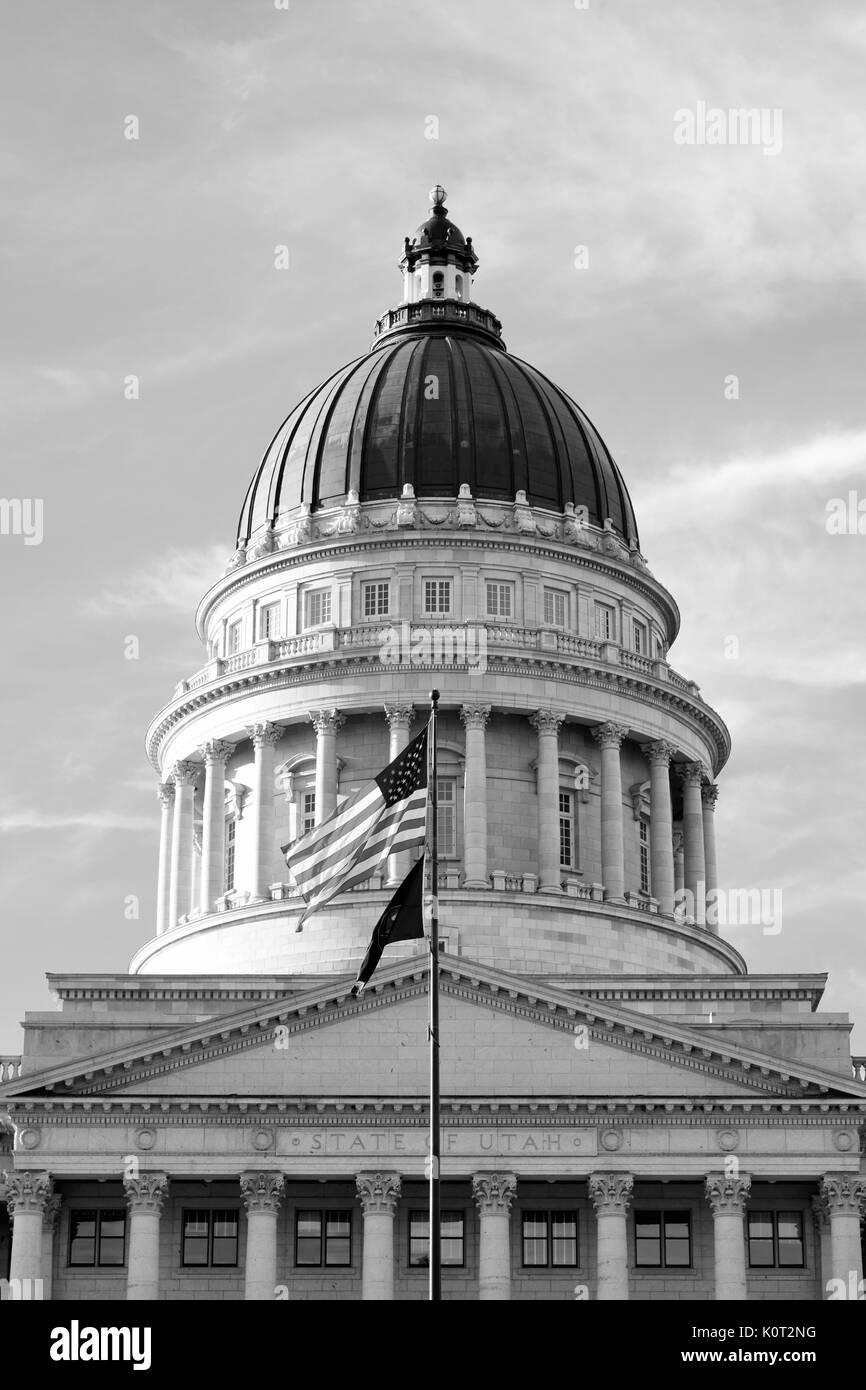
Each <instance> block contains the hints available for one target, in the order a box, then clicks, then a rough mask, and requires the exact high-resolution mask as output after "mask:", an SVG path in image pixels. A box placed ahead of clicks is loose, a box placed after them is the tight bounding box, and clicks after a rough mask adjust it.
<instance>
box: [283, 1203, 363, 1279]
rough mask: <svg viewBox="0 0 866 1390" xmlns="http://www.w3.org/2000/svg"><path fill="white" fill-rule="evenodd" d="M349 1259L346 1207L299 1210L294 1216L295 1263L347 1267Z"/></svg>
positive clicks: (349, 1215) (349, 1218)
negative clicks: (341, 1208)
mask: <svg viewBox="0 0 866 1390" xmlns="http://www.w3.org/2000/svg"><path fill="white" fill-rule="evenodd" d="M351 1263H352V1213H351V1212H350V1211H299V1212H298V1214H297V1217H296V1218H295V1264H296V1265H305V1266H308V1267H309V1266H313V1265H315V1266H321V1265H326V1266H329V1267H330V1268H331V1269H347V1268H348V1267H349V1266H350V1265H351Z"/></svg>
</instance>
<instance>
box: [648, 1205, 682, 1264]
mask: <svg viewBox="0 0 866 1390" xmlns="http://www.w3.org/2000/svg"><path fill="white" fill-rule="evenodd" d="M634 1245H635V1261H634V1262H635V1264H636V1265H637V1266H638V1267H639V1268H641V1269H688V1268H689V1267H690V1266H691V1263H692V1250H691V1227H690V1224H689V1213H688V1212H687V1211H636V1212H635V1215H634Z"/></svg>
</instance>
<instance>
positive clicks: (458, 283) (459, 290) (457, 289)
mask: <svg viewBox="0 0 866 1390" xmlns="http://www.w3.org/2000/svg"><path fill="white" fill-rule="evenodd" d="M454 293H455V295H456V296H457V298H458V299H462V298H463V276H462V275H458V276H457V279H456V280H455V281H454Z"/></svg>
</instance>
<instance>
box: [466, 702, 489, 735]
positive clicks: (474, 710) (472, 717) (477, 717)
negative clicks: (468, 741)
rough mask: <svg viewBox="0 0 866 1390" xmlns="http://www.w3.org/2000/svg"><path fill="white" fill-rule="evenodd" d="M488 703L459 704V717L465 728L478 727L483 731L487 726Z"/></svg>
mask: <svg viewBox="0 0 866 1390" xmlns="http://www.w3.org/2000/svg"><path fill="white" fill-rule="evenodd" d="M490 710H491V706H490V705H461V706H460V718H461V719H462V720H463V724H464V727H465V728H466V729H480V730H481V731H482V733H483V731H484V730H485V729H486V727H487V721H488V719H489V718H490Z"/></svg>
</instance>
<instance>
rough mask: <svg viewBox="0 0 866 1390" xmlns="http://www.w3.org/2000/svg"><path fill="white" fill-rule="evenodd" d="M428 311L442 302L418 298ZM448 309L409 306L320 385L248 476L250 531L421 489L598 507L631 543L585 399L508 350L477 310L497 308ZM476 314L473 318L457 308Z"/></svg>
mask: <svg viewBox="0 0 866 1390" xmlns="http://www.w3.org/2000/svg"><path fill="white" fill-rule="evenodd" d="M409 307H410V309H411V310H412V311H415V310H416V309H417V310H423V311H424V312H425V316H426V315H427V312H428V311H429V314H430V315H431V316H432V315H433V314H435V313H436V312H437V308H439V307H440V306H435V305H433V306H431V305H423V306H415V305H412V306H409ZM446 308H447V310H448V312H447V317H448V318H450V319H451V320H452V321H451V322H444V323H442V324H441V326H439V327H436V326H435V323H434V322H433V321H432V320H431V321H430V322H429V324H428V323H425V324H424V325H423V327H418V326H413V324H412V323H411V322H410V321H409V318H410V316H409V315H407V314H406V313H405V310H406V306H403V309H402V310H398V311H394V313H393V314H392V315H391V316H390V317H391V318H395V317H398V316H402V322H401V325H400V326H399V327H398V328H397V330H396V331H393V330H389V331H388V332H387V333H386V334H385V335H383V337H382V338H381V339H380V340H379V341H377V342H376V343H375V344H374V346H373V348H372V350H371V351H370V352H369V353H367V354H366V355H365V356H363V357H359V358H357V359H356V360H355V361H354V362H350V363H349V364H348V365H347V366H345V367H342V368H341V369H340V370H339V371H337V372H335V373H334V375H333V376H331V377H329V378H328V380H327V381H325V382H324V383H323V384H322V385H321V386H319V387H317V388H316V389H315V390H314V391H312V392H310V394H309V395H308V396H306V397H305V398H304V400H302V401H301V402H300V404H299V405H297V406H296V407H295V409H294V410H293V411H292V412H291V414H290V415H289V416H288V417H287V419H286V420H285V421H284V422H283V424H282V425H281V426H280V428H279V430H278V431H277V433H276V435H275V436H274V438H273V440H272V441H271V443H270V445H269V446H268V448H267V450H266V452H265V455H264V458H263V459H262V462H261V464H260V466H259V468H258V470H257V472H256V474H255V477H254V478H253V481H252V483H251V484H250V487H249V490H248V492H247V496H246V499H245V501H244V505H243V509H242V512H241V517H240V524H239V532H238V540H239V541H240V542H246V541H247V540H248V539H249V537H250V536H251V535H252V534H253V533H254V532H255V531H257V530H258V528H259V527H260V526H263V525H264V524H266V523H268V522H272V521H275V520H276V518H277V516H278V515H279V514H280V513H283V512H290V511H292V510H293V509H295V508H297V507H299V506H301V505H302V504H307V505H308V506H309V507H310V509H311V510H315V509H316V508H319V507H330V506H338V505H340V504H341V503H342V502H344V501H345V498H346V495H347V493H349V492H350V491H352V492H356V493H357V494H358V498H359V500H360V501H361V502H365V501H375V500H379V499H383V498H389V497H394V498H396V497H399V496H400V495H401V493H402V492H403V489H404V487H405V486H406V485H407V484H410V485H411V487H412V488H413V490H414V493H415V496H416V497H419V498H423V497H456V496H457V494H458V491H459V489H460V487H461V485H463V484H468V486H469V489H470V492H471V493H472V496H473V497H476V498H479V499H483V498H490V499H499V500H507V501H513V499H514V497H515V495H516V493H517V492H519V491H521V490H522V491H524V492H525V493H526V495H527V500H528V502H529V503H530V505H534V506H538V507H544V508H551V509H553V510H555V511H559V512H561V511H562V510H563V509H564V507H565V506H566V504H568V503H572V504H574V506H575V507H581V506H583V507H586V509H587V512H588V520H589V521H590V522H592V523H593V524H595V525H597V526H602V525H603V524H604V522H605V520H606V519H607V518H610V520H611V521H612V523H613V526H614V529H615V530H616V531H617V532H618V533H619V534H620V535H621V536H622V538H623V539H624V540H625V541H626V542H629V541H631V540H632V539H634V540H635V541H636V540H637V537H638V532H637V525H636V522H635V517H634V511H633V509H632V505H631V501H630V499H629V496H628V492H627V491H626V487H625V484H624V482H623V480H622V477H621V475H620V472H619V469H618V468H617V466H616V464H615V463H614V461H613V459H612V457H611V455H610V453H609V452H608V450H607V448H606V446H605V444H604V441H603V440H602V438H601V435H600V434H599V433H598V431H597V430H596V429H595V427H594V425H593V424H592V422H591V421H590V420H589V419H588V418H587V416H586V415H585V414H584V412H583V411H582V410H581V409H580V407H579V406H578V405H577V404H576V403H575V402H574V401H573V400H571V399H570V397H569V396H567V395H566V393H565V392H564V391H562V390H561V389H560V388H559V387H558V386H555V385H554V384H553V383H552V382H551V381H549V380H548V378H547V377H546V376H544V375H543V373H541V372H540V371H538V369H537V368H535V367H531V366H529V365H528V363H526V362H523V361H521V360H520V359H519V358H517V357H514V356H513V355H512V354H511V353H509V352H506V351H505V349H504V347H503V346H502V345H501V343H500V342H498V341H497V339H496V338H495V337H494V336H493V335H492V334H491V333H490V332H489V331H486V330H485V329H484V328H482V327H479V328H478V329H477V330H476V329H474V328H473V327H472V326H471V322H470V319H471V318H472V317H477V318H478V319H479V320H480V321H483V322H484V323H490V322H492V323H494V324H496V323H497V321H496V320H495V319H493V317H492V315H489V314H488V313H487V312H486V311H483V310H476V309H475V308H474V307H469V308H467V307H464V306H446ZM460 315H462V316H464V317H463V318H461V317H459V316H460Z"/></svg>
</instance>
